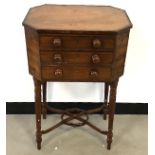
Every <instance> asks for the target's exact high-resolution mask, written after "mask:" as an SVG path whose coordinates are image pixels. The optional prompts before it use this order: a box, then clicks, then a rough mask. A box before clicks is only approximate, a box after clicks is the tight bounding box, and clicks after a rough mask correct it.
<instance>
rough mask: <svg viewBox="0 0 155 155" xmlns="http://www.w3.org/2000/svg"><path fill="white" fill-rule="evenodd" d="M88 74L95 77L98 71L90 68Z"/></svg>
mask: <svg viewBox="0 0 155 155" xmlns="http://www.w3.org/2000/svg"><path fill="white" fill-rule="evenodd" d="M90 76H91V77H93V78H95V77H97V76H98V72H97V71H95V70H92V71H91V72H90Z"/></svg>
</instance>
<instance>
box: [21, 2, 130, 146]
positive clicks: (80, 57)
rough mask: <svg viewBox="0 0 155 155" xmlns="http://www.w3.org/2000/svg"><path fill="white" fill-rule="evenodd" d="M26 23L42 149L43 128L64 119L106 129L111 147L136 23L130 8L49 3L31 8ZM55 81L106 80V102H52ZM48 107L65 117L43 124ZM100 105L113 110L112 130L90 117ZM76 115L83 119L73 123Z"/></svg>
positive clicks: (105, 112) (105, 111) (108, 112)
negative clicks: (88, 105)
mask: <svg viewBox="0 0 155 155" xmlns="http://www.w3.org/2000/svg"><path fill="white" fill-rule="evenodd" d="M23 25H24V28H25V37H26V45H27V54H28V65H29V72H30V74H31V75H32V76H33V77H34V86H35V109H36V129H37V132H36V139H37V147H38V149H40V148H41V141H42V138H41V136H42V134H45V133H48V132H49V131H52V130H53V129H55V128H57V127H59V126H60V125H62V124H66V125H70V126H73V127H77V126H82V125H84V124H86V125H88V126H90V127H92V128H93V129H95V130H96V131H98V132H100V133H102V134H105V135H107V149H110V147H111V143H112V136H113V132H112V129H113V120H114V112H115V100H116V90H117V83H118V80H119V77H120V76H122V75H123V72H124V66H125V59H126V52H127V45H128V38H129V32H130V28H131V27H132V24H131V22H130V20H129V18H128V16H127V14H126V12H125V11H124V10H122V9H118V8H115V7H111V6H81V5H79V6H75V5H70V6H67V5H47V4H46V5H42V6H38V7H34V8H31V9H30V10H29V12H28V14H27V16H26V17H25V19H24V21H23ZM50 81H51V82H53V81H63V82H65V81H69V82H104V83H105V91H104V96H105V97H104V104H103V105H102V106H101V107H98V108H95V109H90V110H87V111H84V110H82V109H78V108H72V109H67V110H61V109H56V108H53V107H49V106H48V104H47V102H46V90H47V82H50ZM41 88H42V91H41ZM41 93H42V96H41ZM41 101H42V103H41ZM47 109H48V110H50V111H53V112H56V113H60V114H62V115H61V121H60V122H59V123H57V124H56V125H54V126H52V127H50V128H48V129H46V130H41V112H42V114H43V118H44V119H45V118H46V114H47ZM96 111H102V112H103V118H104V119H106V118H107V115H108V130H107V131H103V130H101V129H99V128H98V127H96V126H95V125H93V124H92V123H90V122H89V121H88V114H92V113H94V112H96ZM65 116H66V118H65ZM82 116H84V117H85V118H83V117H82ZM73 119H76V120H78V121H79V123H77V124H75V123H72V122H71V121H72V120H73Z"/></svg>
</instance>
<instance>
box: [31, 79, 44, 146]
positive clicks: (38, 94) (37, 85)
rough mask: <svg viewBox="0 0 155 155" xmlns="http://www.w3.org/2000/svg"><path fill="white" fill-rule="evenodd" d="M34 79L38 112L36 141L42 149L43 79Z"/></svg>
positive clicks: (36, 109)
mask: <svg viewBox="0 0 155 155" xmlns="http://www.w3.org/2000/svg"><path fill="white" fill-rule="evenodd" d="M33 79H34V86H35V113H36V141H37V148H38V149H41V141H42V134H41V81H39V80H37V79H36V78H33Z"/></svg>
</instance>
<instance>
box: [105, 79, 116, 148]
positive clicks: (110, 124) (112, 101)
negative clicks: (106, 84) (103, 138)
mask: <svg viewBox="0 0 155 155" xmlns="http://www.w3.org/2000/svg"><path fill="white" fill-rule="evenodd" d="M117 83H118V80H116V81H114V82H112V83H110V99H109V100H110V101H109V107H108V114H109V119H108V134H107V149H108V150H110V148H111V143H112V137H113V132H112V130H113V120H114V113H115V102H116V90H117Z"/></svg>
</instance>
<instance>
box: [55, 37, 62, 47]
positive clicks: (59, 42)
mask: <svg viewBox="0 0 155 155" xmlns="http://www.w3.org/2000/svg"><path fill="white" fill-rule="evenodd" d="M53 45H54V47H60V46H61V39H60V38H55V39H54V40H53Z"/></svg>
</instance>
